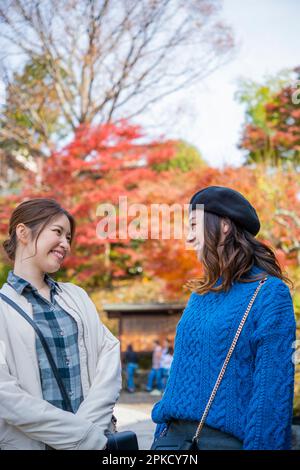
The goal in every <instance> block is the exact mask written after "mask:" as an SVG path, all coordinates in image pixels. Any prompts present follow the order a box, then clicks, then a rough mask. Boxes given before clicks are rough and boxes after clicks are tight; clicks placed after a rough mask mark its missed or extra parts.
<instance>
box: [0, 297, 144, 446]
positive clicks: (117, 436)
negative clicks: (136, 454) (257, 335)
mask: <svg viewBox="0 0 300 470" xmlns="http://www.w3.org/2000/svg"><path fill="white" fill-rule="evenodd" d="M0 297H1V298H2V299H3V300H4V301H5V302H6V303H7V304H9V305H10V306H11V307H13V308H14V309H15V310H16V311H17V312H18V313H19V314H20V315H21V316H22V317H23V318H24V319H25V320H26V321H27V322H28V323H29V324H30V325H31V326H32V328H34V330H35V332H36V334H37V335H38V337H39V339H40V341H41V343H42V346H43V348H44V351H45V353H46V355H47V358H48V361H49V364H50V366H51V369H52V372H53V374H54V377H55V379H56V382H57V385H58V387H59V390H60V393H61V396H62V398H63V403H64V409H65V410H66V411H70V412H71V413H73V408H72V404H71V401H70V398H69V395H68V394H67V391H66V389H65V386H64V383H63V381H62V378H61V376H60V374H59V371H58V368H57V366H56V364H55V361H54V359H53V356H52V354H51V351H50V348H49V346H48V343H47V341H46V339H45V338H44V335H43V333H42V332H41V330H40V329H39V327H38V326H37V325H36V323H35V322H34V321H33V320H32V319H31V318H30V316H29V315H27V313H26V312H25V311H24V310H23V309H22V308H21V307H19V305H18V304H16V303H15V302H14V301H13V300H11V299H10V298H9V297H7V296H6V295H4V294H2V293H1V292H0ZM111 423H112V427H113V428H114V432H109V431H108V432H107V433H106V437H107V444H106V447H105V450H109V451H110V450H138V441H137V437H136V434H135V433H134V432H132V431H122V432H118V431H117V430H116V423H117V419H116V417H115V416H112V420H111ZM47 448H48V449H51V450H55V449H52V448H51V447H49V446H47Z"/></svg>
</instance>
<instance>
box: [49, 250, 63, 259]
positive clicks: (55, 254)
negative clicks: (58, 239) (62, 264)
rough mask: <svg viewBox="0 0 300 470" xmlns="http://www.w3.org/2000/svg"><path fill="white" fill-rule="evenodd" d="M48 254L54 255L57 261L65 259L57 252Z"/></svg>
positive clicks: (53, 251) (52, 251)
mask: <svg viewBox="0 0 300 470" xmlns="http://www.w3.org/2000/svg"><path fill="white" fill-rule="evenodd" d="M50 253H51V254H52V255H54V256H55V257H56V259H58V260H59V261H62V260H63V259H64V257H65V256H64V255H63V254H62V253H61V252H60V251H57V250H51V251H50Z"/></svg>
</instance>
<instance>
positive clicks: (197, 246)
mask: <svg viewBox="0 0 300 470" xmlns="http://www.w3.org/2000/svg"><path fill="white" fill-rule="evenodd" d="M203 221H204V213H203V211H202V210H199V209H197V210H193V211H191V213H190V216H189V231H188V236H187V242H188V243H189V244H190V245H191V246H192V247H193V248H194V250H195V251H196V254H197V258H198V259H199V261H201V259H202V252H203V246H204V225H203Z"/></svg>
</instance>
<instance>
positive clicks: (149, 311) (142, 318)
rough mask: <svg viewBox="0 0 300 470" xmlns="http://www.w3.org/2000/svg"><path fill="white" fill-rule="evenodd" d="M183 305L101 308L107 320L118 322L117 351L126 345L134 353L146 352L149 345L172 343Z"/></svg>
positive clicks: (149, 347)
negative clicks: (118, 339) (118, 345)
mask: <svg viewBox="0 0 300 470" xmlns="http://www.w3.org/2000/svg"><path fill="white" fill-rule="evenodd" d="M184 307H185V305H184V304H162V303H160V304H159V303H157V304H152V303H151V304H105V305H103V309H104V311H105V312H106V313H107V316H108V318H114V319H118V322H119V338H120V341H121V349H122V351H123V352H124V351H125V350H126V348H127V346H128V345H129V344H132V346H133V348H134V350H135V351H137V352H150V351H152V349H153V341H154V340H155V339H158V340H159V341H161V342H162V341H163V340H164V339H165V338H169V339H170V340H171V341H172V342H173V341H174V337H175V332H176V325H177V323H178V321H179V319H180V317H181V314H182V312H183V309H184Z"/></svg>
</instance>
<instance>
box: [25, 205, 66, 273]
mask: <svg viewBox="0 0 300 470" xmlns="http://www.w3.org/2000/svg"><path fill="white" fill-rule="evenodd" d="M20 225H23V224H20ZM23 227H24V226H23ZM70 243H71V227H70V222H69V219H68V217H67V216H66V215H64V214H60V215H58V216H57V217H55V218H53V220H52V221H51V222H50V223H48V224H47V225H46V227H45V228H44V229H43V230H42V232H41V233H40V235H39V237H38V239H37V241H36V240H30V241H29V242H28V243H27V244H26V245H25V246H21V247H20V246H19V247H18V248H22V249H23V250H24V251H23V252H22V253H21V256H22V260H23V259H24V261H25V260H26V261H28V262H33V263H35V264H36V265H38V267H39V268H40V269H41V270H42V271H43V272H48V273H53V272H56V271H58V270H59V269H60V267H61V265H62V263H63V261H64V259H65V258H66V256H68V254H69V253H70V251H71V246H70ZM35 244H36V246H35Z"/></svg>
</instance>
